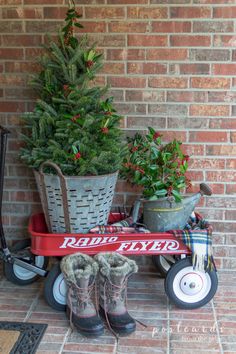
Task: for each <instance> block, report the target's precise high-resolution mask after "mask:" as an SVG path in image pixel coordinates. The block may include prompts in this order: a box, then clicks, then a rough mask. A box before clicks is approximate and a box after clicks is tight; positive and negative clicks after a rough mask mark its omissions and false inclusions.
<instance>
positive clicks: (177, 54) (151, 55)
mask: <svg viewBox="0 0 236 354" xmlns="http://www.w3.org/2000/svg"><path fill="white" fill-rule="evenodd" d="M187 56H188V50H187V49H175V48H168V49H166V48H163V49H147V60H170V61H176V60H186V59H187Z"/></svg>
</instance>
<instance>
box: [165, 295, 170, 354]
mask: <svg viewBox="0 0 236 354" xmlns="http://www.w3.org/2000/svg"><path fill="white" fill-rule="evenodd" d="M169 306H170V303H169V299H168V297H167V348H166V354H170V332H171V331H170V307H169Z"/></svg>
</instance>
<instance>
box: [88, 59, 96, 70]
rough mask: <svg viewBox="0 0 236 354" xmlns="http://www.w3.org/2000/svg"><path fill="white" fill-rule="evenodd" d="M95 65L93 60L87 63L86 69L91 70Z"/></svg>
mask: <svg viewBox="0 0 236 354" xmlns="http://www.w3.org/2000/svg"><path fill="white" fill-rule="evenodd" d="M93 64H94V62H93V61H92V60H88V61H86V67H87V68H89V69H90V68H91V67H92V66H93Z"/></svg>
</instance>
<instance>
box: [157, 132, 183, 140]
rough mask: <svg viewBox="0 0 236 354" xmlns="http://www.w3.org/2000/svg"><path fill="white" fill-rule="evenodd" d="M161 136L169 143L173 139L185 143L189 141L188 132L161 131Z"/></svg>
mask: <svg viewBox="0 0 236 354" xmlns="http://www.w3.org/2000/svg"><path fill="white" fill-rule="evenodd" d="M161 134H162V135H163V140H164V141H166V142H168V141H171V140H173V139H177V140H180V141H182V142H185V141H186V140H187V134H186V131H178V130H176V131H171V130H168V131H167V130H165V131H161Z"/></svg>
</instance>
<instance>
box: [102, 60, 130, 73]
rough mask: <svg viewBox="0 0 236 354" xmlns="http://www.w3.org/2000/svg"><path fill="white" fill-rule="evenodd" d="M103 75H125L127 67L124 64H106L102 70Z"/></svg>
mask: <svg viewBox="0 0 236 354" xmlns="http://www.w3.org/2000/svg"><path fill="white" fill-rule="evenodd" d="M100 73H102V74H118V75H119V74H120V75H122V74H124V73H125V66H124V63H109V62H105V63H104V65H103V67H102V69H101V70H100Z"/></svg>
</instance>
